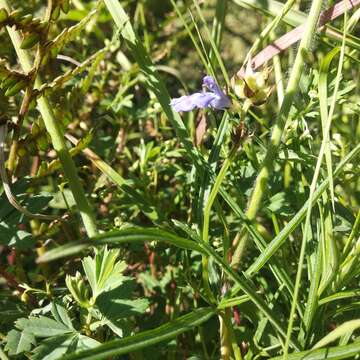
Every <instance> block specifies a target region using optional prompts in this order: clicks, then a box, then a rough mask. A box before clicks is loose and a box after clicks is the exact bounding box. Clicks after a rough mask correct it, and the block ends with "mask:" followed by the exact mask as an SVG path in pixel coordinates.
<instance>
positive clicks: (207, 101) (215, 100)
mask: <svg viewBox="0 0 360 360" xmlns="http://www.w3.org/2000/svg"><path fill="white" fill-rule="evenodd" d="M203 86H205V87H206V88H208V89H209V90H210V92H209V91H205V92H201V93H200V92H197V93H195V94H191V95H184V96H181V97H179V98H176V99H172V100H171V102H170V105H171V106H172V108H173V109H174V110H175V111H176V112H180V111H191V110H194V109H195V108H198V109H203V108H212V109H217V110H223V109H225V108H227V107H229V106H230V99H229V98H228V97H227V96H226V95H225V94H224V93H223V92H222V91H221V89H220V88H219V86H218V85H217V84H216V82H215V80H214V78H213V77H212V76H209V75H207V76H205V77H204V78H203Z"/></svg>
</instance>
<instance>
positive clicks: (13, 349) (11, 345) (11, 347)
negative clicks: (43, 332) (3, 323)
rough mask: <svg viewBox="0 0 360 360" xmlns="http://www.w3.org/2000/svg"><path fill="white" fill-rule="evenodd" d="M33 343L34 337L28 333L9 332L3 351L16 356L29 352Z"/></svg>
mask: <svg viewBox="0 0 360 360" xmlns="http://www.w3.org/2000/svg"><path fill="white" fill-rule="evenodd" d="M35 343H36V342H35V337H34V335H33V334H31V333H30V332H28V331H21V332H20V331H17V330H11V331H9V332H8V334H7V336H6V347H5V350H7V351H8V352H9V355H17V354H20V353H22V352H24V351H29V350H30V349H31V346H32V345H35Z"/></svg>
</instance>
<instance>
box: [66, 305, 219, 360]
mask: <svg viewBox="0 0 360 360" xmlns="http://www.w3.org/2000/svg"><path fill="white" fill-rule="evenodd" d="M213 315H214V310H213V309H211V308H200V309H196V310H194V311H193V312H191V313H190V314H187V315H184V316H181V317H179V318H177V319H176V320H174V321H171V322H169V323H167V324H165V325H162V326H160V327H158V328H156V329H154V330H149V331H144V332H142V333H139V334H137V335H134V336H130V337H127V338H125V339H121V340H115V341H110V342H107V343H106V344H103V345H101V346H98V347H96V348H94V349H92V350H89V351H83V352H80V353H77V354H72V355H69V356H64V357H63V360H74V359H81V360H101V359H108V358H109V357H111V356H116V355H122V354H127V353H130V352H134V351H138V350H140V349H142V348H145V347H148V346H151V345H154V344H157V343H159V342H162V341H166V340H170V339H172V338H174V337H176V336H177V335H179V334H181V333H183V332H186V331H189V330H192V329H194V328H195V327H197V326H199V325H200V324H202V323H204V322H206V321H207V320H209V319H210V318H211V317H212V316H213Z"/></svg>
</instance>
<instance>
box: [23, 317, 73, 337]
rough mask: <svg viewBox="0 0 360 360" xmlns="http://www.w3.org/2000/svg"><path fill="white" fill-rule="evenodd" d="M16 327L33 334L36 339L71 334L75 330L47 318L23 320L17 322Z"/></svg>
mask: <svg viewBox="0 0 360 360" xmlns="http://www.w3.org/2000/svg"><path fill="white" fill-rule="evenodd" d="M16 327H17V328H19V329H21V330H24V331H28V332H30V333H32V334H33V335H34V336H36V337H51V336H56V335H62V334H67V333H71V332H73V331H74V330H73V329H72V328H69V327H67V326H66V325H64V324H63V323H60V322H57V321H56V320H53V319H50V318H48V317H46V316H40V317H33V316H30V317H29V318H28V319H25V318H21V319H19V320H17V321H16Z"/></svg>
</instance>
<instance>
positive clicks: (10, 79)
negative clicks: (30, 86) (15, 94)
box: [1, 74, 19, 89]
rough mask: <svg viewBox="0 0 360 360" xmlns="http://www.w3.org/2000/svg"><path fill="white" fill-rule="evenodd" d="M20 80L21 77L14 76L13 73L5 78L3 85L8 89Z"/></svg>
mask: <svg viewBox="0 0 360 360" xmlns="http://www.w3.org/2000/svg"><path fill="white" fill-rule="evenodd" d="M18 81H19V79H18V78H17V77H16V76H14V75H13V74H9V75H8V76H7V77H6V79H5V80H3V82H2V84H1V87H2V88H3V89H8V88H9V87H12V86H14V85H15V84H16V83H17V82H18Z"/></svg>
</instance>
